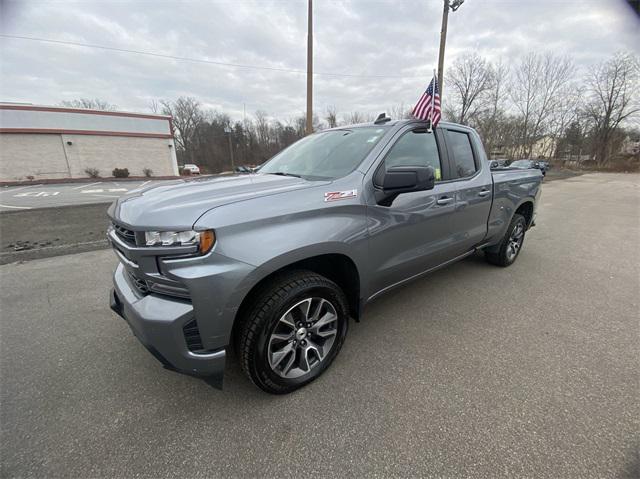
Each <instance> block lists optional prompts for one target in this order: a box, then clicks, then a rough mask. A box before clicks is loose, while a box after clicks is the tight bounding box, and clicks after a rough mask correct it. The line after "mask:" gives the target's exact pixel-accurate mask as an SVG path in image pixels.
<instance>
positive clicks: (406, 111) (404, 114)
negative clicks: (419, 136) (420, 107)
mask: <svg viewBox="0 0 640 479" xmlns="http://www.w3.org/2000/svg"><path fill="white" fill-rule="evenodd" d="M389 115H390V116H391V118H393V119H394V120H408V119H410V118H411V108H409V107H407V106H406V105H405V104H404V103H400V104H398V105H393V106H392V107H391V108H389Z"/></svg>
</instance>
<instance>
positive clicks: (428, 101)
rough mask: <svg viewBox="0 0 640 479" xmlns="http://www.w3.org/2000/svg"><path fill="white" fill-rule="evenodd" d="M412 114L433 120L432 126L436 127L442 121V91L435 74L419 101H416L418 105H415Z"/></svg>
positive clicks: (421, 118)
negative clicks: (439, 89) (439, 90)
mask: <svg viewBox="0 0 640 479" xmlns="http://www.w3.org/2000/svg"><path fill="white" fill-rule="evenodd" d="M434 90H435V96H434V93H433V92H434ZM411 114H412V115H413V116H415V117H416V118H418V119H420V120H425V121H427V120H431V127H432V128H435V126H436V125H437V124H438V122H439V121H440V116H441V112H440V92H438V82H437V81H436V77H435V76H434V77H433V79H432V80H431V83H429V86H428V87H427V89H426V90H425V92H424V93H423V94H422V96H421V97H420V99H419V100H418V103H416V106H414V107H413V111H412V112H411Z"/></svg>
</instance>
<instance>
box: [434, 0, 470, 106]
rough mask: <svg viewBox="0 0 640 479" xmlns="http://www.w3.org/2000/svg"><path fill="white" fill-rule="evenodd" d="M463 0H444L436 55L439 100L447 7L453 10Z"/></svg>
mask: <svg viewBox="0 0 640 479" xmlns="http://www.w3.org/2000/svg"><path fill="white" fill-rule="evenodd" d="M463 3H464V0H444V10H443V11H442V29H441V30H440V54H439V55H438V91H439V92H440V101H442V97H443V88H444V47H445V46H446V44H447V24H448V23H449V9H451V11H453V12H455V11H456V10H457V9H458V8H460V5H462V4H463Z"/></svg>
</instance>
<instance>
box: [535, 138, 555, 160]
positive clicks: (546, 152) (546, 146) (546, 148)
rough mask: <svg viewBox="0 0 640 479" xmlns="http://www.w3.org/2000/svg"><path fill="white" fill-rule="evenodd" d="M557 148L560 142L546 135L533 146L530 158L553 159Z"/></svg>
mask: <svg viewBox="0 0 640 479" xmlns="http://www.w3.org/2000/svg"><path fill="white" fill-rule="evenodd" d="M557 146H558V142H557V141H556V140H555V139H554V138H553V137H551V136H550V135H545V136H543V137H542V138H540V139H538V140H536V141H535V142H534V144H533V145H532V146H531V154H530V155H529V158H551V157H552V156H553V154H554V153H555V151H556V147H557Z"/></svg>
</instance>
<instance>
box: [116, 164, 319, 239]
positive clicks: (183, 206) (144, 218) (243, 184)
mask: <svg viewBox="0 0 640 479" xmlns="http://www.w3.org/2000/svg"><path fill="white" fill-rule="evenodd" d="M320 183H321V184H325V183H326V182H316V181H314V182H312V181H307V180H303V179H302V178H295V177H291V176H277V175H238V176H226V177H212V178H198V179H189V180H178V181H172V182H166V183H160V184H157V185H153V186H150V187H147V188H144V189H139V190H133V191H131V192H130V193H128V194H126V195H124V196H122V197H121V198H119V199H118V200H116V201H115V202H114V203H113V204H112V205H111V207H110V208H109V211H108V215H109V216H110V217H111V218H112V219H114V220H116V221H118V222H120V223H122V224H124V225H126V226H129V227H131V228H132V229H148V228H156V229H163V228H165V229H180V230H188V229H191V228H192V227H193V225H194V223H195V222H196V220H197V219H198V218H199V217H200V216H202V215H203V214H204V213H206V212H207V211H209V210H211V209H213V208H217V207H219V206H223V205H226V204H230V203H236V202H238V201H244V200H248V199H252V198H258V197H262V196H268V195H274V194H279V193H285V192H287V191H293V190H299V189H304V188H311V187H313V186H317V185H318V184H320Z"/></svg>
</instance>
